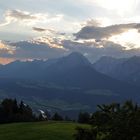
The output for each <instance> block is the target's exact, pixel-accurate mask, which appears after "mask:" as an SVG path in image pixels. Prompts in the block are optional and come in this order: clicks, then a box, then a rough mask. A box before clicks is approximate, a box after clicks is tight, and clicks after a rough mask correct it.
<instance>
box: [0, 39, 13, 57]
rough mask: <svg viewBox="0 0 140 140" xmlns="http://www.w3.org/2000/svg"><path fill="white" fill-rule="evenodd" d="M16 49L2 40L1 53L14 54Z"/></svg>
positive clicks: (0, 42) (0, 43)
mask: <svg viewBox="0 0 140 140" xmlns="http://www.w3.org/2000/svg"><path fill="white" fill-rule="evenodd" d="M14 52H15V49H14V47H11V46H9V45H6V44H4V43H3V42H2V41H0V55H1V56H2V55H12V54H14Z"/></svg>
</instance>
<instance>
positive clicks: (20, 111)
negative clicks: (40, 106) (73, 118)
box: [0, 99, 70, 123]
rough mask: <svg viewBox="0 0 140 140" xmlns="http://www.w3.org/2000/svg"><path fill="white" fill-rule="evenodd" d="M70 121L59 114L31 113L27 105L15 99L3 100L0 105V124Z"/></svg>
mask: <svg viewBox="0 0 140 140" xmlns="http://www.w3.org/2000/svg"><path fill="white" fill-rule="evenodd" d="M48 120H54V121H70V119H69V117H67V116H66V117H65V118H63V117H62V116H61V115H60V114H59V113H54V114H53V115H52V116H51V114H50V113H49V112H48V111H46V112H44V113H41V112H40V113H39V114H37V113H33V111H32V109H31V107H30V106H29V105H26V104H24V102H23V101H21V102H20V103H18V102H17V100H16V99H4V100H3V101H2V102H1V103H0V123H11V122H32V121H48Z"/></svg>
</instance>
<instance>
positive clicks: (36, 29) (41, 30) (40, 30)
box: [32, 27, 46, 32]
mask: <svg viewBox="0 0 140 140" xmlns="http://www.w3.org/2000/svg"><path fill="white" fill-rule="evenodd" d="M32 29H33V30H34V31H36V32H45V31H46V29H44V28H39V27H33V28H32Z"/></svg>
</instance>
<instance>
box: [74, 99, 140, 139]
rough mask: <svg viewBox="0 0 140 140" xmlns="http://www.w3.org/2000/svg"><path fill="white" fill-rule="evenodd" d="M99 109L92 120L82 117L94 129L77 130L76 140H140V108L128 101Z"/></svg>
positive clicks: (102, 106) (83, 115)
mask: <svg viewBox="0 0 140 140" xmlns="http://www.w3.org/2000/svg"><path fill="white" fill-rule="evenodd" d="M98 108H99V110H98V111H96V112H95V113H93V114H92V116H91V117H90V118H89V117H88V115H87V114H82V115H80V120H82V122H84V121H83V120H84V119H81V118H86V121H87V123H90V124H92V128H91V129H86V128H77V134H76V135H75V139H76V140H140V106H138V105H137V104H134V103H133V102H132V101H126V102H125V103H124V104H119V103H113V104H110V105H99V106H98ZM85 116H86V117H85ZM87 118H89V119H87Z"/></svg>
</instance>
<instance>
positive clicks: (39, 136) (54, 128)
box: [0, 122, 89, 140]
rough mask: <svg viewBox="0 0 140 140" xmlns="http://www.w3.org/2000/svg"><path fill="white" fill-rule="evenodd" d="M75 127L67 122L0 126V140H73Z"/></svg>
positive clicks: (75, 125)
mask: <svg viewBox="0 0 140 140" xmlns="http://www.w3.org/2000/svg"><path fill="white" fill-rule="evenodd" d="M77 126H81V127H89V126H88V125H81V124H76V123H67V122H35V123H13V124H2V125H0V140H73V139H74V138H73V134H74V133H75V128H76V127H77Z"/></svg>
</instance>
